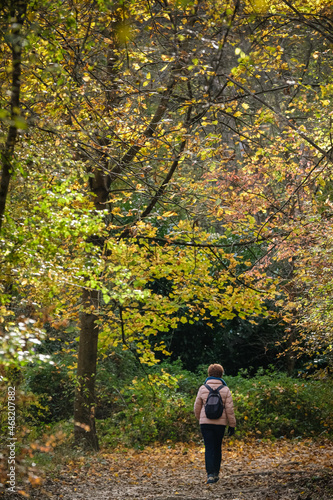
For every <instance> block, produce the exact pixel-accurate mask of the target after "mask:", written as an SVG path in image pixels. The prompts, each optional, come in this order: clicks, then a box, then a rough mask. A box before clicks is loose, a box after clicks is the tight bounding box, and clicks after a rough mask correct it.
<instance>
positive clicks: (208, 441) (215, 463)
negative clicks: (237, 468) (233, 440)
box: [200, 424, 225, 475]
mask: <svg viewBox="0 0 333 500" xmlns="http://www.w3.org/2000/svg"><path fill="white" fill-rule="evenodd" d="M200 429H201V433H202V436H203V439H204V443H205V462H206V471H207V475H210V474H213V475H215V474H216V475H217V474H218V473H219V472H220V467H221V459H222V439H223V436H224V432H225V425H216V424H201V425H200Z"/></svg>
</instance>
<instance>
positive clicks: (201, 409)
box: [194, 364, 236, 484]
mask: <svg viewBox="0 0 333 500" xmlns="http://www.w3.org/2000/svg"><path fill="white" fill-rule="evenodd" d="M223 373H224V370H223V367H222V366H221V365H218V364H213V365H210V366H209V368H208V378H207V379H206V381H205V384H204V385H202V386H201V387H200V388H199V391H198V394H197V397H196V400H195V403H194V414H195V416H196V418H197V419H198V420H199V424H200V429H201V433H202V436H203V439H204V443H205V463H206V471H207V483H208V484H211V483H216V482H217V481H218V480H219V472H220V467H221V458H222V439H223V436H224V432H225V428H226V425H229V429H228V434H229V436H232V435H233V434H234V433H235V427H236V418H235V414H234V405H233V401H232V396H231V392H230V390H229V388H228V387H227V385H226V383H225V382H224V380H223V379H222V376H223ZM207 386H208V387H207ZM211 389H219V393H220V395H221V398H222V402H223V413H222V415H221V416H219V417H218V418H208V417H207V415H206V410H205V405H206V402H207V399H208V395H209V394H210V392H211ZM215 400H216V397H215Z"/></svg>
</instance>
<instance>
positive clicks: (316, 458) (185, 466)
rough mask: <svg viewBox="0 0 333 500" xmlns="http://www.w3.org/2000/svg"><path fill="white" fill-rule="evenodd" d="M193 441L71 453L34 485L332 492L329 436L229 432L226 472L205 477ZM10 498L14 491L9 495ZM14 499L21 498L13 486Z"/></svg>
mask: <svg viewBox="0 0 333 500" xmlns="http://www.w3.org/2000/svg"><path fill="white" fill-rule="evenodd" d="M204 462H205V459H204V448H203V446H202V445H198V444H195V443H189V444H185V443H182V444H176V445H174V444H172V443H170V444H167V445H155V446H151V447H148V446H147V447H145V448H144V449H142V450H133V449H122V448H118V449H115V450H112V451H109V450H102V451H100V452H99V453H98V454H96V455H85V456H84V455H82V456H78V457H77V458H75V459H74V460H73V459H72V460H69V461H67V462H66V464H65V465H64V466H63V467H62V470H61V471H60V473H59V474H58V475H57V477H55V478H52V479H51V478H47V477H45V478H44V480H43V484H42V486H39V487H38V488H34V489H31V490H30V491H29V498H31V499H36V500H37V499H38V500H47V499H59V500H88V499H90V498H91V499H93V500H102V499H103V500H104V499H105V500H136V499H140V500H199V499H200V500H201V499H210V500H224V499H225V500H245V499H246V500H319V499H320V500H332V499H333V469H332V467H333V444H332V442H331V441H328V440H326V441H321V442H317V441H312V440H293V441H290V440H285V439H281V440H278V441H276V442H263V441H260V440H252V441H241V440H238V439H235V440H233V439H231V440H230V439H229V440H228V439H226V440H224V443H223V449H222V466H221V473H220V480H219V482H217V483H216V484H213V485H207V484H206V473H205V464H204ZM8 498H9V497H8ZM10 498H11V500H15V499H16V498H23V497H22V496H20V495H15V494H13V493H12V494H11V495H10Z"/></svg>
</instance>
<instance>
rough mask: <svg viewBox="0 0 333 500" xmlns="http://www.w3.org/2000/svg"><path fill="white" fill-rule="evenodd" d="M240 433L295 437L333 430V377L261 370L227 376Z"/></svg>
mask: <svg viewBox="0 0 333 500" xmlns="http://www.w3.org/2000/svg"><path fill="white" fill-rule="evenodd" d="M228 382H229V386H230V389H231V390H232V393H233V399H234V405H235V409H236V416H237V431H238V434H239V435H242V436H248V435H252V436H253V435H254V436H257V437H270V436H273V437H280V436H286V437H296V436H303V437H306V436H311V437H313V436H319V435H330V433H331V432H332V423H333V416H332V400H333V388H332V384H331V381H328V380H327V381H325V380H322V381H317V380H311V379H310V380H299V379H293V378H290V377H288V376H287V375H286V374H284V373H275V372H272V371H266V372H263V371H260V372H259V373H258V374H257V375H256V376H255V377H252V378H244V373H243V374H242V375H238V376H237V377H230V378H228Z"/></svg>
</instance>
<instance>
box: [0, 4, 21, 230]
mask: <svg viewBox="0 0 333 500" xmlns="http://www.w3.org/2000/svg"><path fill="white" fill-rule="evenodd" d="M26 9H27V2H26V0H12V1H11V3H10V12H9V16H10V18H11V23H12V26H11V30H10V31H9V33H8V36H9V37H10V39H11V50H12V64H13V66H12V86H11V97H10V126H9V129H8V134H7V139H6V143H5V145H4V147H3V148H2V151H1V153H0V155H1V180H0V232H1V229H2V224H3V218H4V213H5V209H6V202H7V196H8V190H9V184H10V180H11V178H12V175H13V155H14V148H15V143H16V140H17V129H18V125H17V118H18V117H19V115H20V90H21V81H20V78H21V65H22V34H21V32H22V26H23V22H24V17H25V13H26Z"/></svg>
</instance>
